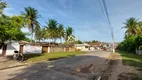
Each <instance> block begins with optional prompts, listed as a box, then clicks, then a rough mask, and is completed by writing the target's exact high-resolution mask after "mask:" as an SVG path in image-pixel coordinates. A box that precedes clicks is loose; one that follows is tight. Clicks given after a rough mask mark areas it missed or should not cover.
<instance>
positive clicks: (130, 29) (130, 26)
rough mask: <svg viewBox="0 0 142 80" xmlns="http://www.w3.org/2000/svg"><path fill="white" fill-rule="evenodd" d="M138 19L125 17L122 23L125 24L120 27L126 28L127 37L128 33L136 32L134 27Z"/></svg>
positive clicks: (133, 33)
mask: <svg viewBox="0 0 142 80" xmlns="http://www.w3.org/2000/svg"><path fill="white" fill-rule="evenodd" d="M137 21H138V19H135V18H133V17H131V18H130V19H127V20H126V22H125V23H124V24H125V26H124V27H122V28H126V29H127V30H126V32H125V36H126V37H128V36H130V35H135V34H136V27H137V25H138V23H137Z"/></svg>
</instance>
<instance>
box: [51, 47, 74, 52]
mask: <svg viewBox="0 0 142 80" xmlns="http://www.w3.org/2000/svg"><path fill="white" fill-rule="evenodd" d="M72 51H75V48H71V47H50V52H72Z"/></svg>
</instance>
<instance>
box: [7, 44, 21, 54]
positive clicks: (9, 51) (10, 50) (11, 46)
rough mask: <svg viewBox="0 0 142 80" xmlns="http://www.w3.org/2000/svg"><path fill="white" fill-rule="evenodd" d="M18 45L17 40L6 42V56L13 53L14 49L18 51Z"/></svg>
mask: <svg viewBox="0 0 142 80" xmlns="http://www.w3.org/2000/svg"><path fill="white" fill-rule="evenodd" d="M19 47H20V45H19V43H18V42H12V43H7V49H6V56H9V55H13V54H14V51H15V50H17V51H19Z"/></svg>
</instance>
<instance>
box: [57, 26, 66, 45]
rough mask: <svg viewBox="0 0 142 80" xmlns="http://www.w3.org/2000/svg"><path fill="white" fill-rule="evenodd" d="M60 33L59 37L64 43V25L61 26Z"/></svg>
mask: <svg viewBox="0 0 142 80" xmlns="http://www.w3.org/2000/svg"><path fill="white" fill-rule="evenodd" d="M58 33H59V34H58V35H59V38H60V41H61V43H62V38H63V37H64V33H65V31H64V27H63V25H62V24H59V27H58Z"/></svg>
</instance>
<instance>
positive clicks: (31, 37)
mask: <svg viewBox="0 0 142 80" xmlns="http://www.w3.org/2000/svg"><path fill="white" fill-rule="evenodd" d="M32 42H33V31H32V33H31V43H32Z"/></svg>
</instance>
